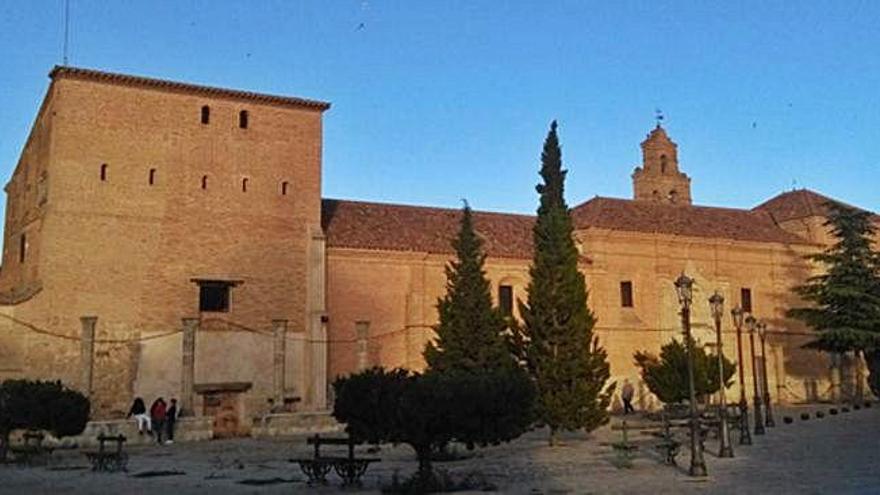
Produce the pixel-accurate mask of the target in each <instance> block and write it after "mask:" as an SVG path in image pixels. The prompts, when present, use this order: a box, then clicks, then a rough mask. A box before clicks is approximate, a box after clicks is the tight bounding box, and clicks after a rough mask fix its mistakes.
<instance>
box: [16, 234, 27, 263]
mask: <svg viewBox="0 0 880 495" xmlns="http://www.w3.org/2000/svg"><path fill="white" fill-rule="evenodd" d="M25 257H27V235H26V234H21V236H20V237H19V238H18V262H19V263H24V259H25Z"/></svg>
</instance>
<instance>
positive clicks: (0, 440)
mask: <svg viewBox="0 0 880 495" xmlns="http://www.w3.org/2000/svg"><path fill="white" fill-rule="evenodd" d="M9 433H10V432H8V431H4V432H0V464H4V463H6V452H7V451H8V450H9Z"/></svg>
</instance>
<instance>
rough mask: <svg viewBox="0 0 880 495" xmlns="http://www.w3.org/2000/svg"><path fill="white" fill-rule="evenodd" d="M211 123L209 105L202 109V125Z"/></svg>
mask: <svg viewBox="0 0 880 495" xmlns="http://www.w3.org/2000/svg"><path fill="white" fill-rule="evenodd" d="M210 121H211V107H209V106H208V105H204V106H203V107H202V124H207V123H208V122H210Z"/></svg>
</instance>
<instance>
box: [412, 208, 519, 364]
mask: <svg viewBox="0 0 880 495" xmlns="http://www.w3.org/2000/svg"><path fill="white" fill-rule="evenodd" d="M452 247H453V248H454V249H455V255H456V257H455V259H454V260H453V261H451V262H450V263H448V264H447V265H446V295H445V296H444V297H443V298H441V299H440V300H439V301H438V302H437V311H438V313H439V317H440V321H439V324H438V325H437V326H436V327H435V328H434V330H435V331H436V333H437V339H436V341H435V342H429V343H428V345H427V346H426V348H425V360H426V361H427V363H428V367H429V369H430V370H432V371H439V372H445V371H463V372H468V373H480V372H490V371H497V370H509V369H511V368H513V367H514V365H515V361H514V360H513V356H512V355H511V353H510V346H509V344H508V339H507V337H506V336H505V331H506V328H507V324H506V322H505V319H504V316H503V315H502V314H501V311H500V310H499V309H498V308H495V307H493V306H492V295H491V292H490V285H489V280H487V279H486V272H485V270H484V265H485V261H486V255H485V253H484V252H483V241H482V240H481V239H480V238H479V236H477V233H476V231H475V230H474V223H473V215H472V213H471V209H470V207H469V206H468V204H467V202H465V205H464V208H463V209H462V214H461V226H460V228H459V231H458V235H457V236H456V238H455V239H454V240H453V241H452Z"/></svg>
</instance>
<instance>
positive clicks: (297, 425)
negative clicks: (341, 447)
mask: <svg viewBox="0 0 880 495" xmlns="http://www.w3.org/2000/svg"><path fill="white" fill-rule="evenodd" d="M342 429H343V426H342V424H340V423H338V422H337V421H336V420H335V419H334V418H333V416H331V415H330V413H329V412H294V413H279V414H267V415H265V416H262V417H259V418H254V424H253V426H252V427H251V436H252V437H254V438H265V437H275V436H284V435H304V434H311V433H335V432H340V431H342Z"/></svg>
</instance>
